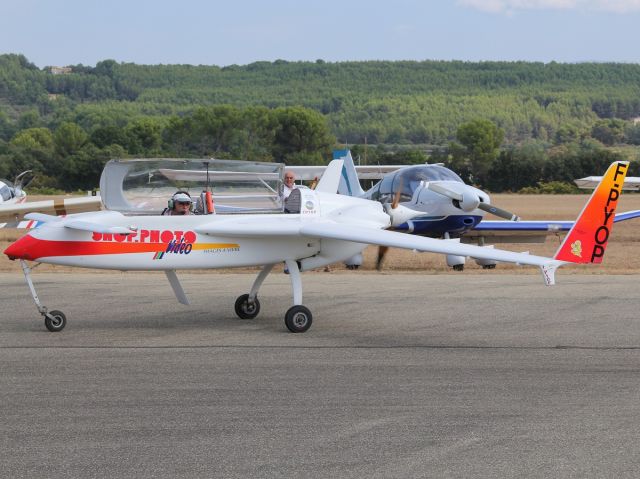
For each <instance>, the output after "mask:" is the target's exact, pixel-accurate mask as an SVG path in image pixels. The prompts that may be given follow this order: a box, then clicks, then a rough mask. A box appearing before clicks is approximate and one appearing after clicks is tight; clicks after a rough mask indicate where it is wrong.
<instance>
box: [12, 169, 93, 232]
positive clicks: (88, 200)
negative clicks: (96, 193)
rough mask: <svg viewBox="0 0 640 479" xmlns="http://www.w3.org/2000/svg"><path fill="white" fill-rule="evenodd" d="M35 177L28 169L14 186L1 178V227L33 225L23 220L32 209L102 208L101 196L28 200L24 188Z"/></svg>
mask: <svg viewBox="0 0 640 479" xmlns="http://www.w3.org/2000/svg"><path fill="white" fill-rule="evenodd" d="M33 178H34V176H33V175H31V170H27V171H24V172H22V173H20V174H19V175H18V176H17V177H16V179H15V180H14V182H13V185H12V186H9V185H10V182H9V181H7V180H0V228H4V227H16V228H18V227H19V228H25V227H31V225H32V224H33V222H30V221H24V222H23V221H21V220H22V218H23V217H24V215H25V214H26V213H29V212H32V211H38V212H43V213H49V212H50V213H54V214H56V215H66V214H67V213H80V212H83V211H98V210H100V204H101V203H100V198H97V197H85V198H66V199H60V200H44V201H32V202H27V193H26V192H25V190H24V189H25V187H26V186H27V185H28V184H29V183H31V181H32V180H33Z"/></svg>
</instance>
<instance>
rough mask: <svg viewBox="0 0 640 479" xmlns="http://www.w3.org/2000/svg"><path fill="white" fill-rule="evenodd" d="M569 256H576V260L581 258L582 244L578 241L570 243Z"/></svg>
mask: <svg viewBox="0 0 640 479" xmlns="http://www.w3.org/2000/svg"><path fill="white" fill-rule="evenodd" d="M571 254H573V255H575V256H577V257H578V258H582V242H581V241H580V240H576V241H575V242H573V243H571Z"/></svg>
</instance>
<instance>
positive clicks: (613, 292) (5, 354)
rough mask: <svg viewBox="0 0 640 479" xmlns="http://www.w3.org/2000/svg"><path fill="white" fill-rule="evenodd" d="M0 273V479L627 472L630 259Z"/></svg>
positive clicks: (630, 472) (633, 405) (636, 353)
mask: <svg viewBox="0 0 640 479" xmlns="http://www.w3.org/2000/svg"><path fill="white" fill-rule="evenodd" d="M179 276H180V278H181V279H182V281H183V285H184V287H185V290H186V291H187V295H188V296H189V298H190V299H191V300H192V305H191V306H189V307H185V306H182V305H180V304H178V303H177V302H176V300H175V298H174V297H173V294H172V292H171V289H170V287H169V285H168V283H167V281H166V279H165V277H164V275H162V274H157V273H153V274H141V273H100V274H87V273H81V274H69V273H63V274H57V275H56V274H49V273H47V274H45V273H40V274H38V272H37V270H36V272H35V273H34V280H35V283H36V287H37V289H38V293H39V296H40V299H41V300H42V301H43V302H44V303H45V304H46V305H47V306H48V307H49V308H52V309H60V310H62V311H64V312H65V314H66V315H67V319H68V324H67V327H66V329H65V330H64V331H63V332H61V333H49V332H47V331H46V329H45V328H44V324H43V320H42V318H41V317H40V316H39V314H38V313H37V311H36V308H35V306H34V304H33V301H32V300H31V297H30V296H29V294H28V291H27V288H26V285H25V284H24V278H23V277H22V276H21V275H16V274H0V285H2V290H1V291H0V307H1V309H0V476H2V477H12V478H17V477H30V478H31V477H83V478H91V477H109V478H112V477H136V478H140V477H142V478H146V477H150V478H151V477H153V478H162V477H215V478H227V477H228V478H250V477H265V478H267V477H268V478H271V477H273V478H281V477H295V478H306V477H309V478H324V477H331V478H334V477H335V478H363V477H367V478H369V477H370V478H390V477H394V478H395V477H438V478H441V477H540V478H543V477H544V478H548V477H563V478H564V477H575V478H591V477H593V478H596V477H597V478H600V477H618V478H620V477H629V478H631V477H633V478H635V477H638V475H639V471H638V468H639V464H640V428H639V426H638V425H639V424H640V322H639V321H638V312H640V298H639V295H638V282H639V280H640V276H632V275H629V276H604V275H572V274H566V273H565V272H564V271H562V270H561V271H559V272H558V274H557V280H558V284H557V285H556V286H554V287H545V286H544V285H543V282H542V278H541V277H540V276H539V275H503V274H491V272H487V273H486V274H474V275H470V274H453V273H451V274H440V275H420V274H362V273H356V272H344V273H309V274H305V275H303V281H304V304H305V305H306V306H307V307H309V308H310V309H311V310H312V312H313V314H314V324H313V326H312V328H311V330H310V331H309V332H307V333H305V334H291V333H288V332H287V330H286V328H285V326H284V321H283V316H284V312H285V311H286V309H287V308H288V307H289V305H290V301H291V289H290V285H289V282H288V277H287V276H285V275H283V274H282V273H273V274H272V275H271V276H270V277H269V278H268V279H267V281H266V283H265V285H264V286H263V288H262V290H261V293H260V300H261V303H262V311H261V313H260V315H259V316H258V318H257V319H254V320H240V319H237V318H236V317H235V314H234V312H233V304H234V301H235V298H236V297H237V296H238V295H240V294H242V293H245V292H247V291H248V288H249V287H250V285H251V283H252V281H253V275H248V274H215V273H212V274H179Z"/></svg>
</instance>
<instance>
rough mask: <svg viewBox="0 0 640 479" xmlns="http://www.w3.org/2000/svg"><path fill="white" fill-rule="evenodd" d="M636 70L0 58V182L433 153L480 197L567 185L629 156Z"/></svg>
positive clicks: (408, 159) (639, 103)
mask: <svg viewBox="0 0 640 479" xmlns="http://www.w3.org/2000/svg"><path fill="white" fill-rule="evenodd" d="M639 145H640V65H637V64H620V63H579V64H562V63H554V62H551V63H531V62H460V61H421V62H414V61H395V62H387V61H366V62H338V63H330V62H325V61H323V60H316V61H315V62H287V61H284V60H276V61H274V62H255V63H252V64H249V65H230V66H224V67H218V66H206V65H197V66H195V65H136V64H132V63H118V62H116V61H114V60H104V61H101V62H99V63H97V64H96V65H95V67H91V66H84V65H69V66H66V67H65V68H59V67H44V68H38V67H37V66H35V65H34V64H32V63H30V62H29V60H28V59H27V58H26V57H24V56H23V55H19V54H5V55H0V177H7V178H11V177H12V176H14V175H16V174H17V173H19V172H20V171H23V170H25V169H34V170H35V171H36V172H37V173H38V180H37V182H38V183H37V184H36V186H38V187H40V188H43V189H46V188H53V189H61V190H65V191H71V190H76V189H89V188H94V187H95V186H96V185H97V183H98V178H99V174H100V171H101V170H102V166H103V165H104V163H105V162H106V161H108V160H109V159H110V158H129V157H131V158H132V157H218V158H232V159H242V160H256V161H279V162H284V163H286V164H323V163H326V162H328V161H329V159H330V158H331V150H332V149H333V148H336V147H344V146H349V147H351V148H352V150H353V151H354V152H355V154H356V155H359V157H360V158H361V159H363V160H365V161H367V162H368V163H401V164H408V163H419V162H424V161H430V162H442V163H445V164H446V165H447V166H450V167H452V168H453V169H454V170H455V171H456V172H458V173H459V174H460V175H461V176H463V178H464V179H465V180H468V181H471V182H473V183H475V184H477V185H479V186H482V187H484V188H488V189H490V190H491V191H496V192H497V191H520V190H522V189H523V188H525V189H527V191H535V190H536V189H538V190H540V191H549V190H551V191H568V190H567V188H570V186H568V182H570V181H571V180H572V179H573V178H576V177H580V176H586V175H592V174H597V173H601V172H602V171H603V169H604V165H606V164H608V163H609V162H610V161H612V160H614V159H629V160H631V161H632V162H633V165H632V169H631V172H630V174H635V175H637V174H638V173H637V171H638V170H637V168H638V165H639V164H640V161H639V153H638V152H639V150H640V149H639Z"/></svg>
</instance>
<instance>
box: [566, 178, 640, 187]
mask: <svg viewBox="0 0 640 479" xmlns="http://www.w3.org/2000/svg"><path fill="white" fill-rule="evenodd" d="M600 181H602V176H587V177H585V178H580V179H578V180H574V183H575V184H576V185H577V186H578V188H583V189H586V190H592V189H594V188H595V187H596V186H598V184H599V183H600ZM622 189H623V190H628V191H640V176H627V177H626V178H625V180H624V185H622Z"/></svg>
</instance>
